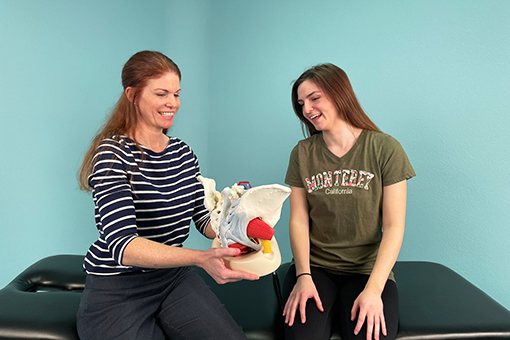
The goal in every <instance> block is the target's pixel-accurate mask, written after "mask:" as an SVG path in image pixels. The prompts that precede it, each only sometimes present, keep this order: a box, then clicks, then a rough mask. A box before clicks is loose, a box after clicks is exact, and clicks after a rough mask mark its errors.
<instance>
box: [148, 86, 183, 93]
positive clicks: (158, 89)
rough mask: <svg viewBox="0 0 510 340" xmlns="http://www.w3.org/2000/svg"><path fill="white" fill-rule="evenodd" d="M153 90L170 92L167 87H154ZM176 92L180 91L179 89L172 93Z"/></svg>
mask: <svg viewBox="0 0 510 340" xmlns="http://www.w3.org/2000/svg"><path fill="white" fill-rule="evenodd" d="M154 91H165V92H168V93H170V91H168V90H167V89H164V88H161V87H158V88H155V89H154ZM177 92H181V89H178V90H177V91H175V92H174V93H177Z"/></svg>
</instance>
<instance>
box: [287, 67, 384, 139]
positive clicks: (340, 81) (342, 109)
mask: <svg viewBox="0 0 510 340" xmlns="http://www.w3.org/2000/svg"><path fill="white" fill-rule="evenodd" d="M306 80H310V81H312V82H313V83H314V84H315V85H317V86H318V87H319V88H320V89H321V90H322V91H323V92H324V94H325V96H326V97H327V98H328V99H329V100H331V101H332V102H333V104H334V105H335V106H336V110H337V112H338V114H339V115H340V118H342V119H343V120H344V121H345V122H347V123H348V124H350V125H352V126H354V127H356V128H360V129H366V130H372V131H379V132H380V131H381V130H379V128H378V127H377V126H376V125H375V124H374V123H373V122H372V121H371V120H370V118H368V116H367V115H366V113H365V111H363V108H362V107H361V105H360V103H359V102H358V99H357V98H356V95H355V94H354V90H353V89H352V86H351V82H350V81H349V78H348V77H347V74H346V73H345V72H344V71H343V70H342V69H341V68H339V67H338V66H336V65H333V64H329V63H327V64H320V65H316V66H313V67H312V68H310V69H308V70H306V71H305V72H303V74H302V75H301V76H300V77H299V78H298V79H297V80H296V81H295V82H294V84H293V86H292V92H291V99H292V107H293V108H294V113H295V114H296V116H297V117H298V118H299V120H300V121H301V127H302V129H303V134H304V135H305V136H307V135H308V136H312V135H315V134H317V133H319V131H317V130H316V129H315V127H314V126H313V124H312V123H310V121H309V120H308V119H306V118H305V117H304V116H303V108H302V106H301V105H300V104H299V103H298V95H297V90H298V87H299V85H301V84H302V83H303V82H304V81H306ZM305 131H306V133H305Z"/></svg>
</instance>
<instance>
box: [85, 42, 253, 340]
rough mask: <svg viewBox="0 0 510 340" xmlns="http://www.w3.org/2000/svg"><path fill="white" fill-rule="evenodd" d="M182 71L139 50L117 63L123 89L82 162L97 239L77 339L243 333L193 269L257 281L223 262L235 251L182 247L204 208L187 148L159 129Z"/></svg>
mask: <svg viewBox="0 0 510 340" xmlns="http://www.w3.org/2000/svg"><path fill="white" fill-rule="evenodd" d="M180 80H181V72H180V70H179V68H178V67H177V65H176V64H175V63H174V62H173V61H172V60H171V59H169V58H168V57H166V56H165V55H163V54H162V53H159V52H154V51H141V52H138V53H136V54H135V55H133V56H132V57H131V58H130V59H129V60H128V61H127V63H126V64H125V66H124V68H123V70H122V85H123V88H124V91H123V93H122V95H121V97H120V99H119V101H118V103H117V105H116V107H115V108H114V110H113V112H112V114H111V116H110V118H109V119H108V121H107V122H106V124H105V125H104V127H103V128H102V129H101V130H100V131H99V132H98V134H97V135H96V137H95V138H94V139H93V141H92V145H91V147H90V149H89V150H88V152H87V153H86V155H85V158H84V161H83V164H82V166H81V169H80V175H79V182H80V187H81V188H82V189H83V190H86V191H91V192H92V198H93V200H94V203H95V218H96V226H97V229H98V231H99V237H98V239H97V241H95V242H94V243H93V244H92V246H91V247H90V248H89V251H88V252H87V255H86V257H85V261H84V265H83V267H84V269H85V271H86V272H87V280H86V284H85V290H84V292H83V294H82V298H81V303H80V308H79V311H78V314H77V327H78V333H79V335H80V338H81V339H102V340H107V339H122V340H127V339H133V340H134V339H174V338H176V339H181V338H186V339H246V337H245V335H244V334H243V332H242V330H241V329H240V327H239V326H238V325H237V324H236V322H235V321H234V320H233V318H232V317H231V316H230V315H229V314H228V312H227V311H226V309H225V308H224V307H223V305H222V304H221V303H220V301H219V300H218V299H217V298H216V296H214V294H213V293H212V292H211V290H210V289H209V287H207V286H206V284H205V283H204V281H203V280H202V279H201V278H200V277H199V276H198V274H197V273H196V272H195V271H194V270H192V269H190V266H192V265H196V266H199V267H202V268H203V269H204V270H205V271H206V272H207V273H209V275H211V276H212V277H213V278H214V279H215V280H216V281H217V282H218V283H226V282H232V281H239V280H242V279H249V280H255V279H257V278H258V277H257V276H256V275H252V274H248V273H244V272H239V271H232V270H229V269H227V268H226V267H225V264H224V262H223V257H224V256H233V255H237V254H239V250H238V249H233V248H225V249H223V248H221V249H209V250H206V251H200V250H192V249H186V248H183V247H182V243H183V242H184V240H185V239H186V238H187V236H188V234H189V226H190V223H191V221H193V222H194V223H195V226H196V228H197V229H198V231H199V232H201V233H202V234H203V235H205V236H206V237H208V238H214V237H215V236H216V235H215V233H214V231H213V230H212V229H211V225H210V223H209V222H210V216H209V212H208V211H207V209H206V208H205V206H204V188H203V186H202V184H200V182H199V181H198V180H197V176H198V175H199V174H200V170H199V167H198V160H197V158H196V156H195V154H194V153H193V151H192V150H191V148H190V147H189V146H188V145H187V144H185V143H184V142H183V141H181V140H180V139H178V138H176V137H169V136H167V135H166V133H167V131H168V129H170V128H171V127H172V125H173V121H174V117H175V115H176V114H177V111H178V110H179V108H180V105H181V103H180V98H179V95H180V92H181V87H180Z"/></svg>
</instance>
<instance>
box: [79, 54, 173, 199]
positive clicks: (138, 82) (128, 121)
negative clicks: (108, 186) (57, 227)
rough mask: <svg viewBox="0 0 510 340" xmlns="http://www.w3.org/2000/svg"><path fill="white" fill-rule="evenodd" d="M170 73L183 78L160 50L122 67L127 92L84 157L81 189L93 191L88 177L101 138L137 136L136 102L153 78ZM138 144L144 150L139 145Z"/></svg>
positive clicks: (80, 172)
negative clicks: (128, 89) (128, 96)
mask: <svg viewBox="0 0 510 340" xmlns="http://www.w3.org/2000/svg"><path fill="white" fill-rule="evenodd" d="M167 72H173V73H175V74H177V75H178V76H179V80H181V71H180V70H179V67H178V66H177V65H176V64H175V63H174V62H173V61H172V60H171V59H170V58H168V57H167V56H165V55H164V54H162V53H160V52H156V51H141V52H138V53H136V54H134V55H133V56H132V57H131V58H129V60H128V61H127V62H126V64H125V65H124V67H123V69H122V86H123V88H124V91H123V92H122V95H121V96H120V98H119V100H118V101H117V104H116V105H115V107H114V108H113V110H112V112H111V114H110V116H109V118H108V119H107V121H106V123H105V124H104V125H103V127H102V128H101V129H100V130H99V131H98V132H97V134H96V135H95V137H94V138H93V139H92V143H91V145H90V148H89V149H88V151H87V153H86V154H85V157H84V158H83V162H82V165H81V167H80V171H79V174H78V183H79V185H80V189H81V190H85V191H91V190H92V188H91V187H90V186H89V183H88V177H89V176H90V174H91V173H92V170H93V166H94V164H93V162H92V160H93V158H94V155H95V153H96V150H97V148H98V147H99V144H100V143H101V141H102V140H103V139H105V138H112V137H118V136H121V135H128V136H134V135H135V134H134V132H135V130H136V127H137V125H138V117H139V112H138V107H137V106H136V105H135V104H134V103H136V101H137V99H138V97H139V96H140V94H141V92H142V90H143V88H144V87H145V86H146V85H147V82H148V81H149V80H150V79H155V78H158V77H160V76H162V75H163V74H165V73H167ZM128 87H131V88H133V90H134V91H133V96H132V98H129V99H128V98H127V96H126V92H125V90H126V88H128ZM163 133H165V134H166V133H167V129H164V130H163ZM135 142H136V141H135ZM137 146H138V148H139V149H140V150H142V149H141V148H140V146H139V145H137ZM142 154H143V152H142Z"/></svg>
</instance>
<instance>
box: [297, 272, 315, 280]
mask: <svg viewBox="0 0 510 340" xmlns="http://www.w3.org/2000/svg"><path fill="white" fill-rule="evenodd" d="M303 275H310V276H312V274H310V273H301V274H299V275H298V276H296V280H297V279H299V277H300V276H303Z"/></svg>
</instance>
